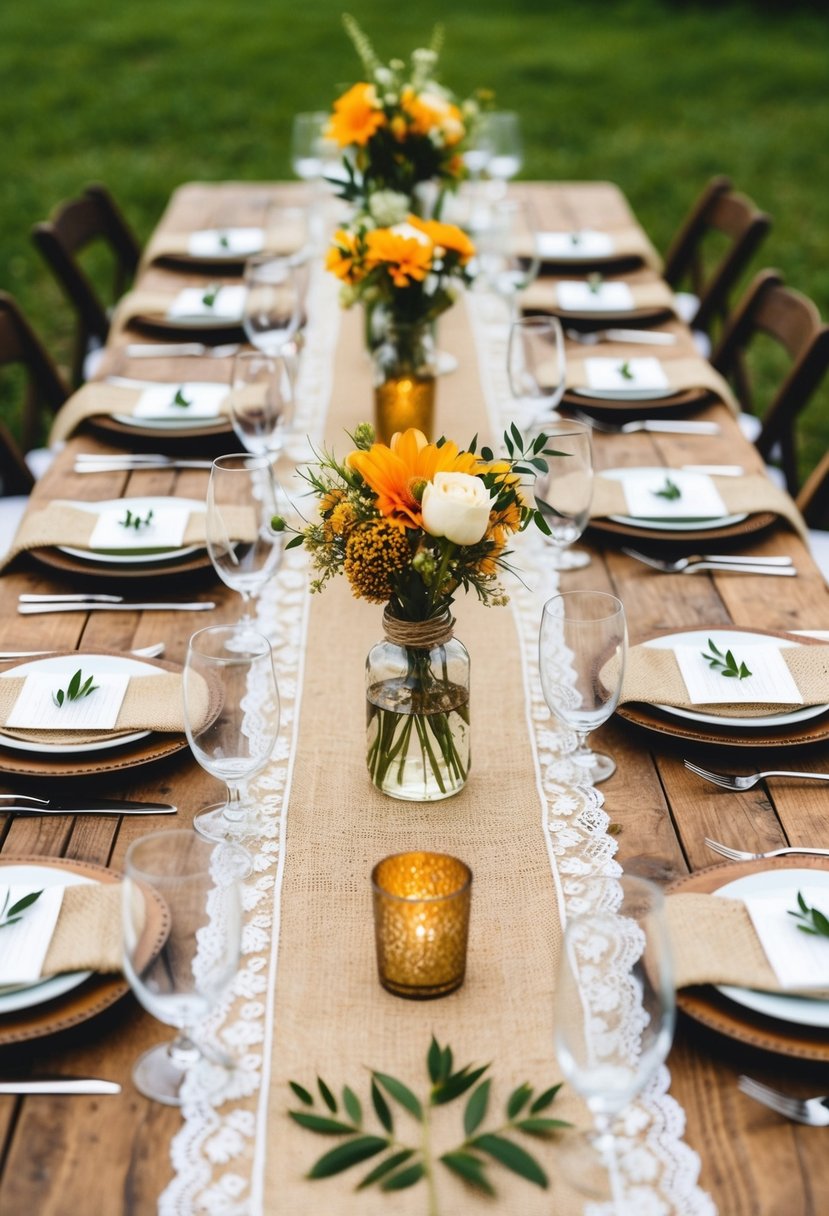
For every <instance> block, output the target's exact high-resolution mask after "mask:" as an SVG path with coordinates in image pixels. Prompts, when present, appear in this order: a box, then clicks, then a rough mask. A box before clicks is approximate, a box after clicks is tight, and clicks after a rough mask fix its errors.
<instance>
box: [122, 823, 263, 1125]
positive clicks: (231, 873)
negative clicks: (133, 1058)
mask: <svg viewBox="0 0 829 1216" xmlns="http://www.w3.org/2000/svg"><path fill="white" fill-rule="evenodd" d="M245 872H246V866H245V863H244V854H243V851H242V850H241V849H239V848H237V847H235V846H228V845H217V844H216V843H215V842H210V841H206V840H203V839H202V837H201V836H198V835H197V834H196V833H195V832H192V831H190V830H189V829H187V830H181V831H166V832H153V833H152V834H151V835H149V836H142V837H140V838H139V839H138V840H134V841H133V843H132V844H131V845H130V847H129V848H128V850H127V855H126V860H125V863H124V882H123V885H122V904H121V909H122V916H121V924H122V944H123V953H124V973H125V975H126V977H127V980H128V981H129V985H130V987H131V988H132V990H133V992H134V993H135V995H136V997H137V998H138V1000H139V1001H140V1003H141V1004H142V1005H143V1007H144V1008H145V1009H146V1010H147V1012H148V1013H151V1014H152V1015H153V1017H155V1018H158V1020H159V1021H160V1022H164V1023H165V1025H167V1026H174V1027H175V1029H176V1032H177V1033H176V1037H175V1038H174V1039H173V1041H172V1042H171V1043H161V1044H159V1045H158V1046H157V1047H153V1048H151V1050H150V1051H147V1052H145V1053H144V1055H142V1056H141V1057H140V1058H139V1060H138V1061H137V1062H136V1064H135V1067H134V1069H133V1074H132V1075H133V1080H134V1081H135V1084H136V1087H137V1088H138V1089H139V1090H140V1091H141V1093H142V1094H144V1095H145V1096H146V1097H148V1098H153V1099H154V1100H155V1101H156V1102H163V1103H165V1104H166V1105H167V1106H181V1104H182V1096H181V1087H182V1083H183V1081H184V1079H185V1077H187V1075H188V1074H189V1073H191V1072H192V1071H193V1070H194V1069H197V1070H198V1071H199V1080H200V1082H201V1083H202V1084H203V1085H206V1086H207V1087H208V1088H214V1087H216V1086H218V1085H220V1084H221V1083H222V1081H223V1080H226V1073H224V1071H223V1070H222V1069H219V1068H216V1066H215V1065H216V1062H217V1061H216V1058H215V1057H214V1056H212V1055H211V1054H210V1053H205V1051H204V1050H203V1049H202V1048H201V1047H200V1046H199V1045H198V1044H197V1043H196V1042H195V1040H194V1039H193V1033H194V1032H195V1031H196V1030H197V1028H198V1026H199V1025H200V1024H201V1023H202V1022H204V1020H205V1018H206V1017H207V1016H208V1014H209V1013H210V1012H211V1011H212V1010H213V1009H214V1008H215V1006H216V1005H217V1004H218V1003H219V1002H220V1001H221V999H222V997H223V996H224V995H225V993H226V992H227V990H228V988H229V986H230V983H231V981H232V980H233V978H234V976H235V974H236V971H237V968H238V966H239V953H240V943H241V934H242V904H241V893H240V890H239V883H240V879H241V878H242V877H243V876H244V874H245ZM162 916H164V917H166V918H167V919H166V924H165V926H164V927H166V928H167V932H166V935H164V934H160V933H159V928H160V925H161V922H162ZM156 934H158V936H159V938H160V939H161V945H160V947H159V948H157V949H156V948H155V947H156V946H157V940H158V939H156V940H154V937H155V935H156ZM219 1059H220V1060H222V1062H223V1063H229V1064H231V1065H232V1061H231V1060H229V1058H228V1057H224V1059H222V1057H219Z"/></svg>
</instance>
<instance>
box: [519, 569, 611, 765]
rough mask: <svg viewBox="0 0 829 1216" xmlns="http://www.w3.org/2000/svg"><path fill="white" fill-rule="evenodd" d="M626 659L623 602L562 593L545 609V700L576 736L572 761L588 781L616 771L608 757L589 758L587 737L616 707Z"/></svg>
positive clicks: (541, 651)
mask: <svg viewBox="0 0 829 1216" xmlns="http://www.w3.org/2000/svg"><path fill="white" fill-rule="evenodd" d="M626 653H627V624H626V622H625V609H624V606H623V605H622V601H621V600H618V599H617V598H616V596H615V595H609V594H608V593H607V592H605V591H566V592H565V593H564V594H563V595H554V596H553V598H552V599H550V600H548V601H547V603H546V604H545V605H544V611H543V613H542V617H541V631H540V634H539V643H538V658H539V669H540V673H541V687H542V690H543V692H544V699H545V701H546V702H547V705H548V707H549V708H550V710H551V711H552V712H553V713H554V714H555V716H556V717H557V718H558V719H559V721H560V722H562V723H563V724H564V725H565V726H569V727H570V729H571V730H574V731H575V732H576V736H577V738H578V749H577V750H576V752H575V753H574V755H573V757H572V759H573V761H574V762H575V763H576V764H577V765H579V766H580V767H581V768H582V770H583V772H584V778H585V780H586V781H589V782H592V783H593V784H594V785H595V784H597V783H598V782H600V781H606V780H607V778H608V777H610V776H612V775H613V773H615V771H616V764H615V761H613V760H612V759H611V758H610V756H605V755H602V754H600V753H594V752H591V751H590V749H589V748H588V746H587V737H588V735H589V734H590V732H591V730H595V729H596V727H597V726H601V725H602V723H603V722H606V721H607V719H608V718H609V717H610V715H611V714H612V713H613V711H614V710H615V708H616V706H617V705H618V703H619V694H620V692H621V690H622V678H623V676H624V671H625V655H626Z"/></svg>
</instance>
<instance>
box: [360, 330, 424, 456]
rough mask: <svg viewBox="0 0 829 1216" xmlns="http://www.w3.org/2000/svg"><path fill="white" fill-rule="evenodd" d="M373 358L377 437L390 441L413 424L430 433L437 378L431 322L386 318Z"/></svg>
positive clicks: (383, 440) (384, 441)
mask: <svg viewBox="0 0 829 1216" xmlns="http://www.w3.org/2000/svg"><path fill="white" fill-rule="evenodd" d="M372 357H373V360H374V420H375V430H376V432H377V438H378V439H379V440H381V442H383V443H389V441H390V440H391V437H392V435H394V434H395V433H396V432H397V431H405V430H406V429H407V428H408V427H412V426H413V427H417V429H418V430H419V431H422V432H423V434H424V435H428V436H431V435H432V433H433V430H434V418H435V384H436V377H437V368H436V364H435V343H434V337H433V333H432V325H431V323H430V322H426V321H424V322H421V323H402V322H400V321H396V320H393V319H392V318H387V319H386V324H385V332H384V334H383V340H382V342H381V343H380V344H379V345H378V346H377V347H376V348H375V349H374V351H373V352H372Z"/></svg>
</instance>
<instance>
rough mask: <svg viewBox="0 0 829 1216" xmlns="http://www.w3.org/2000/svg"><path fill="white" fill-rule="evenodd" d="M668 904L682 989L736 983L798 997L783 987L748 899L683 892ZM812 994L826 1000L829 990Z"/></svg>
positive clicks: (677, 976)
mask: <svg viewBox="0 0 829 1216" xmlns="http://www.w3.org/2000/svg"><path fill="white" fill-rule="evenodd" d="M665 906H666V910H667V918H668V933H669V936H670V939H671V950H672V953H673V957H674V983H675V985H676V987H677V988H686V987H690V986H691V985H693V984H733V985H734V986H735V987H737V988H759V989H761V990H762V991H766V992H782V991H786V992H788V993H791V994H792V995H795V993H794V991H793V990H792V989H791V988H787V989H785V990H784V989H783V988H782V987H781V985H780V982H779V980H778V979H777V976H776V975H775V973H774V970H773V968H772V966H771V964H770V963H769V961H768V959H767V957H766V952H765V950H764V949H763V946H762V943H761V941H760V939H759V937H758V936H757V933H756V931H755V929H754V925H753V923H752V920H751V916H750V915H749V912H748V909H747V908H746V906H745V904H744V903H743V902H742V900H739V899H725V898H720V897H719V896H717V895H703V894H699V893H697V892H688V893H687V894H682V893H681V892H677V893H676V894H675V895H669V896H668V898H667V900H666V901H665ZM792 907H794V901H792ZM804 995H806V993H804ZM808 995H809V996H811V997H826V996H829V992H826V991H825V990H813V989H810V990H809V991H808Z"/></svg>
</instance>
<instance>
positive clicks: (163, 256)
mask: <svg viewBox="0 0 829 1216" xmlns="http://www.w3.org/2000/svg"><path fill="white" fill-rule="evenodd" d="M306 239H307V226H306V224H305V223H304V216H303V215H302V213H301V212H300V214H299V216H298V218H297V220H296V221H295V222H293V223H285V224H283V225H281V226H273V227H271V226H269V227H268V228H264V227H262V226H261V225H260V226H255V225H248V226H244V227H242V226H237V227H234V226H229V227H226V228H199V229H196V230H195V231H194V232H165V233H158V234H156V236H155V237H154V238H153V239H152V240H151V241H150V243H149V245H148V246H147V250H146V252H145V254H144V258H143V263H144V265H150V264H151V263H153V262H166V263H170V264H176V265H180V266H182V267H183V268H185V269H196V268H199V267H205V268H206V269H208V270H209V269H210V268H212V267H221V268H222V269H224V270H228V269H231V268H235V267H237V266H239V265H241V264H243V263H244V262H245V261H246V260H247V258H249V257H252V256H253V255H254V254H258V253H272V254H277V255H282V256H288V255H291V254H296V253H299V252H300V250H301V249H302V248H303V247H304V245H305V243H306Z"/></svg>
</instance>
